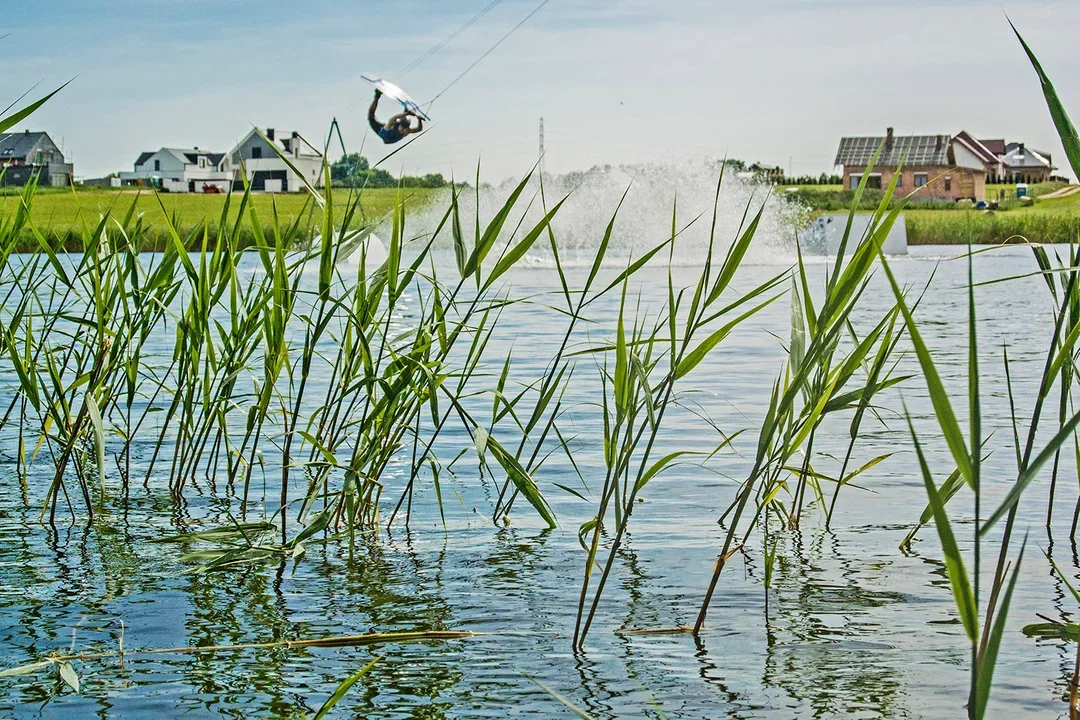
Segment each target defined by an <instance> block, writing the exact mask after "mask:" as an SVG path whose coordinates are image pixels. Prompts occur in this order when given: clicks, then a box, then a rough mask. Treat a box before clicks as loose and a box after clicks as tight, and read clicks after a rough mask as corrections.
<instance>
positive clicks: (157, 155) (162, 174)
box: [120, 148, 232, 193]
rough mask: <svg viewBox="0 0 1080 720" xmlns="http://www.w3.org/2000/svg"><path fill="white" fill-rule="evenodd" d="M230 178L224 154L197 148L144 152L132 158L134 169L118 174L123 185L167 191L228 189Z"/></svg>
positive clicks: (221, 190) (198, 191)
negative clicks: (136, 157)
mask: <svg viewBox="0 0 1080 720" xmlns="http://www.w3.org/2000/svg"><path fill="white" fill-rule="evenodd" d="M231 181H232V173H231V172H229V169H228V168H227V167H225V154H224V153H215V152H207V151H205V150H200V149H199V148H192V149H190V150H185V149H181V148H161V149H160V150H158V151H157V152H144V153H142V154H141V155H139V158H138V159H137V160H136V161H135V170H134V172H122V173H120V182H121V183H122V184H124V185H138V184H148V185H153V186H155V187H159V188H161V189H162V190H168V191H169V192H192V193H203V192H227V191H228V189H229V186H230V184H231Z"/></svg>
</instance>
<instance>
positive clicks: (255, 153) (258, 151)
mask: <svg viewBox="0 0 1080 720" xmlns="http://www.w3.org/2000/svg"><path fill="white" fill-rule="evenodd" d="M261 157H262V148H261V147H253V148H251V159H252V160H258V159H259V158H261Z"/></svg>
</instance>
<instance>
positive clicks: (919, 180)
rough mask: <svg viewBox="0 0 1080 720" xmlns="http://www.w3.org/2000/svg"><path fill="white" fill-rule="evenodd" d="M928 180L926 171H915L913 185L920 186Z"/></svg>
mask: <svg viewBox="0 0 1080 720" xmlns="http://www.w3.org/2000/svg"><path fill="white" fill-rule="evenodd" d="M928 181H929V177H928V176H927V174H926V173H915V187H917V188H921V187H922V186H923V185H925V184H926V183H927V182H928Z"/></svg>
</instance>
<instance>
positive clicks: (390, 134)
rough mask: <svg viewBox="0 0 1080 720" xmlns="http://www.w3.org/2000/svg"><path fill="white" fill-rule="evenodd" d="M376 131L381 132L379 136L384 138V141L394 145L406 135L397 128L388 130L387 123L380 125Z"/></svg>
mask: <svg viewBox="0 0 1080 720" xmlns="http://www.w3.org/2000/svg"><path fill="white" fill-rule="evenodd" d="M375 132H377V133H379V137H380V138H382V141H383V142H384V143H386V144H387V145H393V144H394V143H396V142H398V141H399V140H401V139H402V138H403V137H405V136H404V135H402V134H401V133H400V132H398V130H397V128H393V129H391V130H387V129H386V126H385V125H380V126H379V129H378V130H376V131H375Z"/></svg>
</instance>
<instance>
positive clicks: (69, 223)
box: [0, 188, 434, 252]
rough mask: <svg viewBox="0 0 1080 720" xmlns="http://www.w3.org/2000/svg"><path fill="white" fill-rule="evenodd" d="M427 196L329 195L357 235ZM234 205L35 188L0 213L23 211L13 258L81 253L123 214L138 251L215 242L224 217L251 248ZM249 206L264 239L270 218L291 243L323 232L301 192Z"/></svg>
mask: <svg viewBox="0 0 1080 720" xmlns="http://www.w3.org/2000/svg"><path fill="white" fill-rule="evenodd" d="M432 192H434V191H433V190H431V189H427V188H408V189H407V190H405V191H404V195H402V194H400V193H399V191H398V190H397V189H396V188H394V189H383V188H379V189H371V188H368V189H364V190H363V191H362V192H361V191H360V190H357V189H349V188H335V189H334V190H333V191H332V193H330V194H332V196H333V200H334V201H336V203H337V206H338V207H344V206H346V205H351V206H355V208H354V209H355V212H354V213H352V214H351V216H350V218H349V222H350V227H351V228H352V229H359V228H362V227H364V226H366V225H371V224H373V223H378V222H380V221H382V220H383V219H384V218H386V217H388V216H389V214H390V213H391V212H392V211H393V208H394V206H395V205H396V204H397V202H398V201H399V200H403V201H404V202H405V204H406V206H407V207H409V208H410V209H414V208H417V207H420V206H422V205H423V204H424V203H426V202H427V201H428V199H429V198H430V197H431V193H432ZM237 199H238V197H233V198H232V199H231V200H230V198H229V197H228V196H227V195H225V194H187V193H183V194H180V193H158V192H155V191H154V190H153V189H152V188H124V189H123V190H114V189H102V188H39V189H37V190H36V191H35V192H34V193H32V194H30V195H26V194H25V193H23V192H21V189H18V188H8V189H6V190H5V192H4V193H3V194H0V213H3V214H4V215H5V216H9V217H10V216H12V215H14V214H15V211H17V210H18V209H19V206H20V205H21V204H22V203H24V202H26V203H27V204H28V205H29V208H30V214H29V225H24V226H22V227H21V228H20V231H19V235H18V237H17V238H15V242H16V245H15V251H16V252H20V251H33V250H36V249H37V248H38V242H37V239H36V237H35V235H37V234H40V235H41V236H42V237H43V238H45V240H46V241H47V242H48V244H49V245H50V246H52V247H63V248H65V249H67V250H72V251H78V250H81V249H82V240H81V236H82V235H83V234H84V233H85V232H86V231H87V230H88V229H93V228H95V227H96V226H97V225H98V224H99V223H100V222H101V219H102V218H103V217H110V218H121V219H122V218H125V217H127V216H128V215H129V214H130V215H132V217H133V219H135V218H141V223H140V230H139V235H138V243H139V245H138V247H139V249H141V250H162V249H164V248H165V247H166V246H167V245H168V244H169V242H170V237H171V232H172V231H173V230H175V231H176V232H178V233H179V234H180V235H181V236H184V237H188V236H192V233H193V232H195V231H196V230H197V229H202V228H205V229H206V230H207V232H208V233H209V239H210V240H211V242H212V243H213V242H216V239H217V233H218V231H219V230H220V229H221V227H222V220H223V218H222V213H223V212H225V213H226V216H225V218H224V221H225V225H226V226H229V227H230V228H231V227H232V226H233V225H234V224H235V223H236V222H237V219H238V218H239V221H240V222H239V228H238V232H239V236H238V240H239V241H240V242H241V244H242V245H245V246H246V245H251V244H253V243H254V241H255V237H256V236H255V234H254V233H253V232H252V229H251V221H252V216H251V215H250V214H249V213H246V212H240V203H238V202H236V200H237ZM247 204H248V205H250V206H253V207H254V208H255V211H256V216H257V217H258V218H260V220H259V222H263V223H265V225H264V226H263V227H262V228H261V234H262V235H268V234H270V232H271V230H272V225H271V220H272V219H273V218H274V217H275V216H276V218H277V222H278V223H279V224H280V225H283V226H287V227H292V226H295V231H294V232H295V235H296V236H297V237H298V238H300V239H302V240H310V239H311V238H312V237H313V236H314V235H315V234H317V233H318V231H319V228H320V227H321V226H322V210H321V208H320V206H319V204H318V203H316V202H312V197H311V195H310V194H308V193H306V192H305V193H277V194H267V193H251V194H249V195H248V199H247ZM338 222H340V219H339V221H338ZM31 227H32V228H33V230H31Z"/></svg>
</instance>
